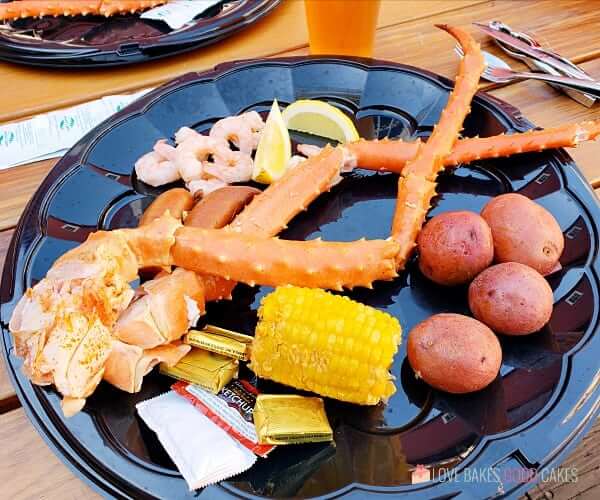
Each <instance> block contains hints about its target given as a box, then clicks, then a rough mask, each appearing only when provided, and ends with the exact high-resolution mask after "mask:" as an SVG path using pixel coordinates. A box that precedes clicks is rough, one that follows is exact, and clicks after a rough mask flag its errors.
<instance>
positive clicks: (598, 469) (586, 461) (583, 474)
mask: <svg viewBox="0 0 600 500" xmlns="http://www.w3.org/2000/svg"><path fill="white" fill-rule="evenodd" d="M599 447H600V420H598V422H596V424H595V425H594V426H593V427H592V428H591V430H590V432H589V433H588V434H587V435H586V436H585V437H584V438H583V440H582V441H581V443H579V445H578V446H577V448H576V449H575V451H573V453H572V454H571V455H570V456H569V457H568V458H567V459H566V460H565V461H564V462H563V463H562V464H560V465H559V466H558V467H560V468H561V469H574V470H575V469H576V477H577V481H574V482H560V481H547V482H542V483H539V484H537V485H536V486H535V487H534V488H532V489H531V490H530V491H529V492H528V493H527V495H525V497H523V498H526V499H527V500H546V499H548V498H556V499H571V498H577V499H578V500H584V499H590V500H591V499H597V498H600V457H599V456H598V453H597V451H598V449H599ZM555 477H558V476H555ZM563 477H564V476H563Z"/></svg>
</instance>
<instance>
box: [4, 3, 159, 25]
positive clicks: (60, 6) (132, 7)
mask: <svg viewBox="0 0 600 500" xmlns="http://www.w3.org/2000/svg"><path fill="white" fill-rule="evenodd" d="M167 1H168V0H19V1H14V2H7V3H0V20H1V21H14V20H16V19H22V18H27V17H44V16H53V17H58V16H86V15H95V16H105V17H109V16H112V15H114V14H133V13H135V12H139V11H142V10H147V9H151V8H153V7H156V6H157V5H161V4H164V3H167Z"/></svg>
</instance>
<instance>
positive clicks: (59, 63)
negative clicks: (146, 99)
mask: <svg viewBox="0 0 600 500" xmlns="http://www.w3.org/2000/svg"><path fill="white" fill-rule="evenodd" d="M0 1H4V0H0ZM280 2H281V0H232V1H223V2H221V3H219V4H217V5H215V6H213V7H211V8H210V9H208V10H207V11H205V12H204V13H202V14H201V15H200V16H199V17H198V18H196V19H195V20H194V21H193V22H190V23H188V24H187V25H185V26H183V27H182V28H180V29H178V30H172V29H171V28H169V26H168V25H167V24H166V23H163V22H160V21H152V20H146V19H141V18H140V17H139V14H128V15H115V16H111V17H109V18H105V17H102V16H74V17H44V18H41V19H19V20H17V21H12V22H10V23H5V24H2V23H0V60H4V61H9V62H14V63H19V64H27V65H32V66H47V67H60V68H82V67H98V66H117V65H123V64H132V63H138V62H144V61H151V60H154V59H158V58H160V57H165V56H170V55H174V54H179V53H181V52H185V51H188V50H192V49H195V48H198V47H202V46H205V45H209V44H211V43H215V42H217V41H219V40H222V39H223V38H226V37H228V36H230V35H231V34H233V33H235V32H236V31H239V30H240V29H242V28H244V27H246V26H249V25H250V24H252V23H254V22H255V21H257V20H258V19H260V18H261V17H263V16H265V15H266V14H268V13H269V12H271V11H272V10H273V9H274V8H275V7H276V6H277V5H278V4H279V3H280Z"/></svg>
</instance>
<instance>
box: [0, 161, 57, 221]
mask: <svg viewBox="0 0 600 500" xmlns="http://www.w3.org/2000/svg"><path fill="white" fill-rule="evenodd" d="M57 161H58V158H53V159H50V160H43V161H39V162H36V163H30V164H28V165H22V166H20V167H13V168H9V169H7V170H0V231H2V230H4V229H8V228H11V227H14V226H15V225H16V224H17V221H18V220H19V217H21V213H22V212H23V209H24V208H25V205H27V202H28V201H29V199H30V198H31V196H32V195H33V193H34V192H35V190H36V189H37V188H38V186H39V185H40V182H42V180H43V179H44V177H46V175H47V173H48V172H49V171H50V169H51V168H52V167H53V166H54V165H55V164H56V162H57Z"/></svg>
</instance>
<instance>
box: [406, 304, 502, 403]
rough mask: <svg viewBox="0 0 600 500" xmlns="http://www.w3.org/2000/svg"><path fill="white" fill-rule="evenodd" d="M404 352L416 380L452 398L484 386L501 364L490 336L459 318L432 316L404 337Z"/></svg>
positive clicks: (497, 346)
mask: <svg viewBox="0 0 600 500" xmlns="http://www.w3.org/2000/svg"><path fill="white" fill-rule="evenodd" d="M407 351H408V361H409V363H410V366H411V367H412V369H413V370H414V371H415V374H416V375H417V376H418V377H420V378H422V379H423V380H424V381H425V382H427V383H428V384H429V385H430V386H432V387H434V388H436V389H439V390H441V391H445V392H450V393H453V394H464V393H468V392H474V391H479V390H481V389H483V388H484V387H486V386H488V385H489V384H490V383H491V382H492V381H493V380H494V379H495V378H496V376H497V375H498V372H499V371H500V365H501V363H502V349H501V348H500V342H498V339H497V338H496V336H495V335H494V332H492V330H490V329H489V328H488V327H487V326H485V325H484V324H483V323H481V322H479V321H477V320H476V319H473V318H470V317H468V316H463V315H462V314H450V313H444V314H435V315H434V316H431V317H430V318H427V319H426V320H425V321H422V322H421V323H419V324H418V325H417V326H415V327H414V328H413V329H412V330H411V332H410V333H409V335H408V343H407Z"/></svg>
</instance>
